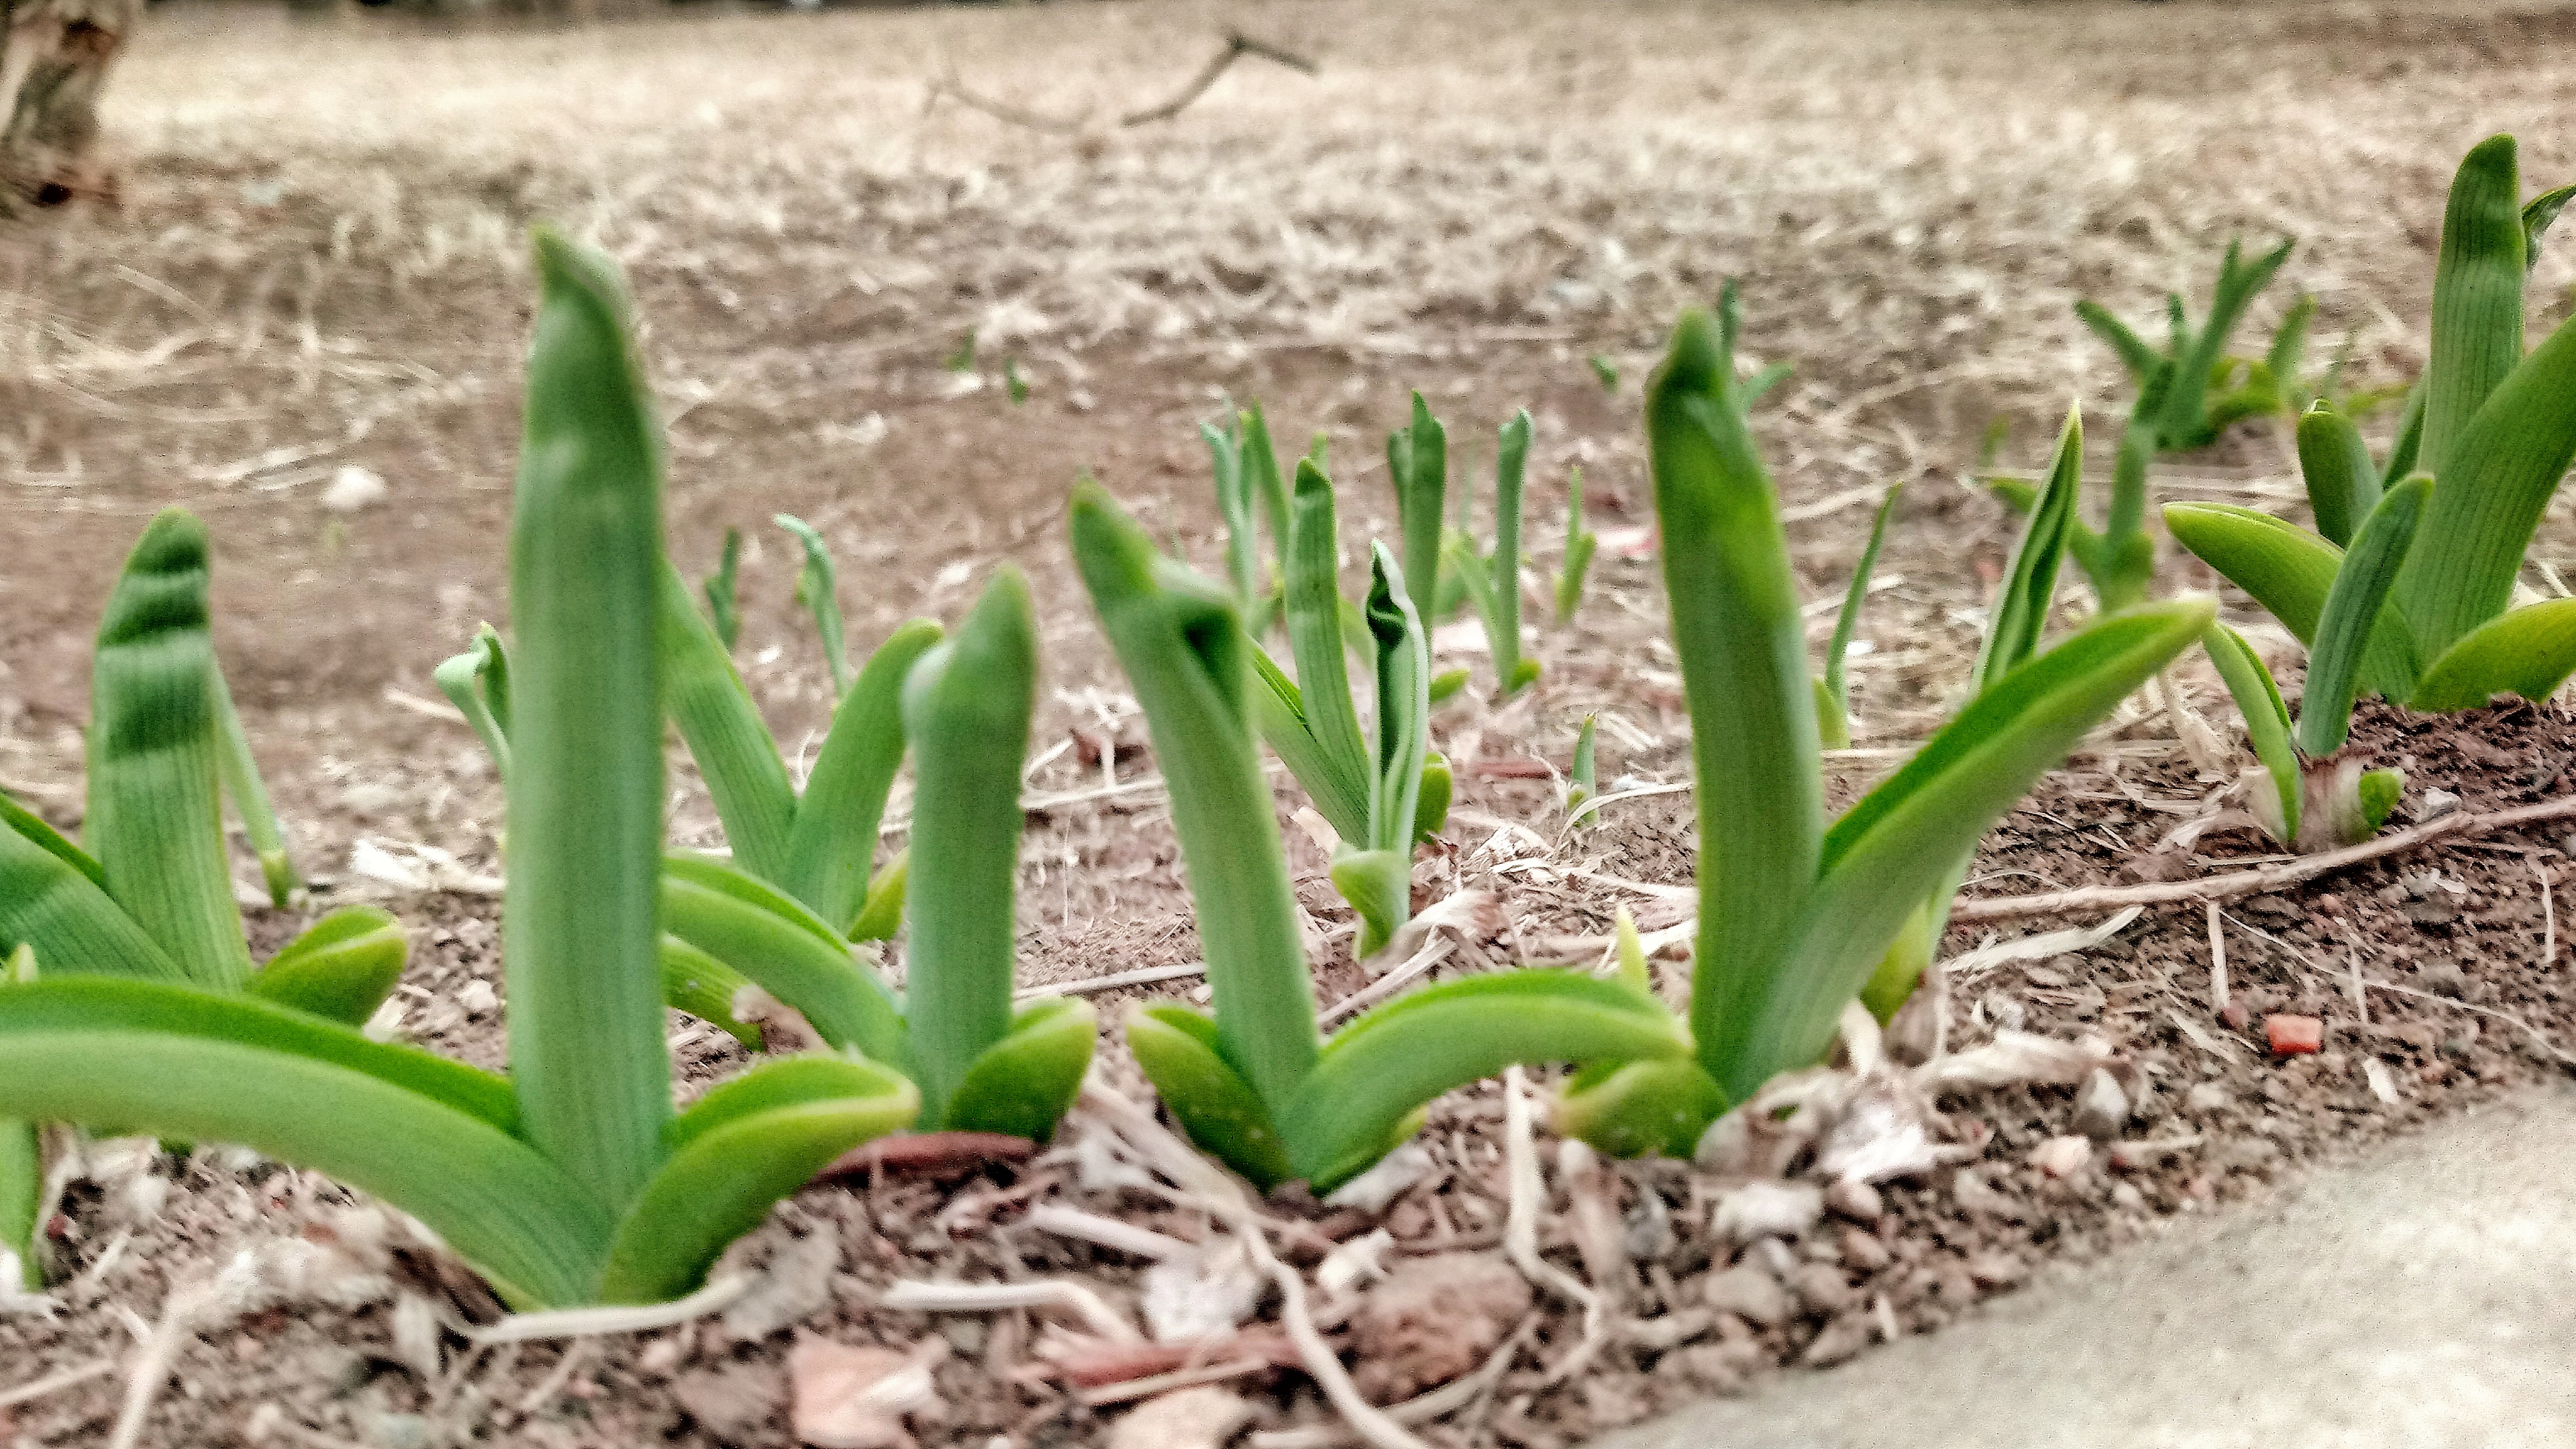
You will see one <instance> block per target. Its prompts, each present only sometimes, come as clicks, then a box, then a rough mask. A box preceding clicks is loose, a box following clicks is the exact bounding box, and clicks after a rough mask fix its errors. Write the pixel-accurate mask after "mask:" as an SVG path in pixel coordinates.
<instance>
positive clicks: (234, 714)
mask: <svg viewBox="0 0 2576 1449" xmlns="http://www.w3.org/2000/svg"><path fill="white" fill-rule="evenodd" d="M214 675H215V729H216V740H217V742H218V744H219V746H220V747H221V750H222V754H221V755H220V756H218V757H217V761H216V763H217V773H218V775H219V776H220V777H221V779H222V780H223V785H224V797H225V798H226V799H228V800H230V801H232V803H233V814H234V815H235V816H237V817H239V818H240V820H241V826H242V835H243V836H244V838H246V839H248V840H249V841H250V848H251V853H252V854H254V855H256V856H258V857H259V873H260V877H261V879H262V880H264V881H266V882H267V884H268V903H269V904H270V905H272V906H275V907H276V908H277V909H279V910H281V911H282V910H284V909H286V902H287V898H288V897H290V896H292V895H294V894H295V888H296V887H297V886H299V885H301V884H303V882H302V881H300V880H298V879H297V878H296V874H295V862H294V861H293V860H292V859H290V858H289V857H288V855H287V853H286V831H285V830H284V829H283V828H282V827H280V826H279V825H278V823H277V807H276V806H274V805H271V804H270V803H269V800H268V785H267V783H266V782H265V781H263V780H261V779H260V777H259V761H258V759H257V758H256V757H254V756H253V755H252V754H251V752H250V736H249V735H247V734H245V733H243V731H242V722H241V712H240V711H239V710H236V709H235V708H233V691H232V686H231V685H229V684H227V683H225V681H224V672H223V670H222V669H220V668H218V669H216V670H215V671H214Z"/></svg>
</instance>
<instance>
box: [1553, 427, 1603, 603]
mask: <svg viewBox="0 0 2576 1449" xmlns="http://www.w3.org/2000/svg"><path fill="white" fill-rule="evenodd" d="M1600 547H1601V537H1600V535H1598V534H1596V533H1594V532H1593V531H1592V530H1590V529H1588V528H1586V527H1584V526H1583V469H1582V468H1581V467H1576V468H1575V469H1574V470H1573V471H1572V472H1571V473H1569V474H1568V475H1567V477H1566V480H1565V567H1564V569H1563V570H1562V571H1560V572H1559V573H1558V574H1557V576H1556V626H1557V627H1558V628H1560V629H1562V628H1564V627H1565V626H1566V625H1567V624H1569V623H1571V622H1573V620H1574V611H1575V609H1576V608H1578V607H1580V606H1581V605H1582V603H1583V580H1584V577H1585V576H1586V575H1587V574H1589V573H1591V572H1592V555H1593V554H1594V553H1595V552H1597V551H1598V550H1599V549H1600Z"/></svg>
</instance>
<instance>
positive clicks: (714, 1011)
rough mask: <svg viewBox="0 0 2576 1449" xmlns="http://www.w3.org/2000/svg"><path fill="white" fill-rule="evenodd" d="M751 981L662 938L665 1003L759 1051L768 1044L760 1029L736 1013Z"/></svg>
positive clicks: (702, 954)
mask: <svg viewBox="0 0 2576 1449" xmlns="http://www.w3.org/2000/svg"><path fill="white" fill-rule="evenodd" d="M750 984H751V978H750V977H748V976H745V975H743V974H742V973H741V972H739V971H736V970H735V969H733V968H732V967H730V966H727V965H726V964H725V963H723V962H722V961H719V960H717V959H716V958H715V957H713V956H710V955H708V954H707V953H706V952H704V951H701V950H699V949H698V948H697V947H695V946H692V945H690V944H689V943H688V942H686V941H683V940H681V939H680V938H679V937H677V936H673V935H670V934H667V933H665V934H664V935H663V937H662V1004H663V1005H664V1006H667V1007H669V1008H671V1009H672V1010H673V1011H680V1012H686V1013H688V1014H689V1015H691V1016H694V1017H696V1018H697V1019H698V1020H700V1021H703V1022H705V1023H706V1024H707V1025H709V1026H712V1027H714V1028H715V1029H716V1030H718V1031H721V1032H723V1033H724V1034H725V1035H727V1036H729V1037H732V1038H733V1039H734V1040H735V1041H738V1042H740V1043H742V1044H743V1047H744V1049H745V1050H748V1051H755V1052H756V1051H759V1050H760V1049H761V1048H762V1046H764V1045H765V1044H766V1043H765V1042H764V1041H763V1039H762V1036H761V1031H760V1028H759V1027H756V1026H752V1025H749V1024H747V1023H745V1022H743V1021H741V1020H739V1019H738V1018H736V1017H735V1016H734V1014H733V1010H734V996H735V993H737V992H739V991H741V990H742V988H744V987H746V986H749V985H750Z"/></svg>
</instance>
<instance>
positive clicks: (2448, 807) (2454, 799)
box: [2415, 790, 2460, 820]
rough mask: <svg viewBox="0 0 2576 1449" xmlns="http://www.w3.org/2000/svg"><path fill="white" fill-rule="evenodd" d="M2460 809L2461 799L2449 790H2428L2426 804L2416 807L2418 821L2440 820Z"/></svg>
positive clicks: (2425, 794)
mask: <svg viewBox="0 0 2576 1449" xmlns="http://www.w3.org/2000/svg"><path fill="white" fill-rule="evenodd" d="M2459 808H2460V797H2459V796H2457V795H2454V794H2452V793H2451V792H2450V791H2448V790H2427V791H2425V792H2424V803H2422V804H2421V805H2418V806H2416V807H2415V818H2416V819H2417V820H2439V819H2441V818H2442V817H2443V816H2445V815H2448V814H2450V813H2451V812H2452V811H2454V810H2457V809H2459Z"/></svg>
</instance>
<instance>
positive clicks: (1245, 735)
mask: <svg viewBox="0 0 2576 1449" xmlns="http://www.w3.org/2000/svg"><path fill="white" fill-rule="evenodd" d="M1304 475H1305V470H1303V469H1301V470H1299V477H1300V479H1301V480H1302V479H1303V477H1304ZM1071 512H1072V522H1073V557H1074V563H1075V565H1076V566H1077V567H1078V568H1079V569H1080V571H1081V573H1082V581H1083V584H1084V586H1085V587H1086V588H1087V589H1088V590H1089V591H1090V594H1091V600H1092V605H1093V607H1094V608H1096V609H1097V610H1098V611H1099V613H1100V622H1101V627H1102V630H1103V632H1105V633H1106V634H1107V635H1108V636H1109V643H1110V647H1111V648H1112V649H1113V650H1114V651H1115V652H1116V653H1117V655H1118V662H1119V664H1120V666H1121V667H1122V668H1123V669H1124V670H1125V671H1126V674H1127V679H1128V682H1129V683H1130V684H1131V685H1132V686H1133V687H1134V689H1135V691H1136V699H1137V701H1138V703H1140V704H1142V705H1143V706H1144V709H1145V720H1146V724H1147V725H1148V726H1149V727H1150V730H1151V732H1152V735H1153V742H1154V758H1155V759H1156V760H1157V761H1159V762H1160V763H1161V764H1162V767H1163V778H1164V780H1165V781H1166V782H1167V783H1168V785H1169V789H1170V795H1171V801H1172V824H1173V828H1174V831H1175V832H1176V833H1177V834H1178V835H1179V836H1180V841H1181V858H1182V861H1183V864H1184V868H1185V871H1186V873H1187V875H1188V877H1189V884H1190V897H1191V901H1192V904H1193V905H1194V906H1195V907H1196V910H1197V915H1198V929H1199V946H1200V950H1201V952H1202V953H1203V954H1204V955H1205V957H1206V959H1207V965H1208V984H1209V986H1210V988H1211V989H1212V990H1213V992H1214V994H1215V1001H1216V1010H1217V1029H1218V1037H1219V1040H1220V1041H1221V1043H1222V1050H1223V1055H1224V1058H1225V1061H1226V1062H1227V1064H1228V1065H1229V1066H1231V1067H1233V1068H1234V1069H1235V1070H1237V1071H1239V1072H1240V1073H1242V1075H1243V1076H1244V1077H1245V1079H1247V1080H1248V1081H1250V1082H1251V1084H1252V1086H1253V1088H1254V1090H1256V1091H1257V1092H1258V1093H1259V1094H1260V1097H1261V1100H1262V1101H1264V1102H1268V1103H1284V1102H1286V1101H1287V1100H1288V1099H1289V1097H1290V1096H1291V1095H1292V1094H1294V1093H1295V1092H1296V1090H1297V1088H1298V1086H1299V1084H1300V1083H1302V1082H1303V1081H1304V1080H1305V1077H1306V1073H1307V1071H1308V1070H1309V1069H1310V1068H1311V1067H1312V1065H1313V1063H1314V1060H1315V1055H1316V1052H1317V1050H1318V1043H1317V1040H1316V1030H1315V999H1314V988H1313V985H1312V984H1311V981H1310V980H1309V977H1308V975H1307V968H1306V958H1305V949H1304V946H1303V944H1302V938H1301V935H1300V932H1299V929H1298V924H1297V921H1298V913H1297V904H1296V899H1295V897H1294V896H1293V895H1292V894H1291V892H1290V887H1289V881H1288V861H1287V852H1286V849H1285V847H1284V846H1283V845H1282V844H1281V842H1280V839H1279V826H1278V816H1277V814H1276V809H1275V806H1274V804H1273V802H1272V800H1271V796H1270V785H1269V781H1268V780H1267V779H1265V778H1264V777H1263V775H1262V772H1261V761H1260V756H1259V754H1258V752H1257V749H1256V746H1255V745H1254V742H1253V735H1252V720H1251V713H1250V708H1249V702H1248V701H1247V699H1246V698H1245V696H1246V694H1247V693H1248V692H1249V691H1250V690H1251V689H1252V687H1253V669H1252V660H1253V658H1254V657H1255V656H1256V655H1257V654H1258V653H1259V650H1258V649H1257V648H1256V646H1254V644H1253V643H1252V640H1251V639H1250V638H1249V637H1247V636H1246V635H1245V634H1244V632H1243V625H1242V622H1241V621H1240V619H1239V618H1237V616H1236V614H1235V611H1234V607H1233V605H1232V603H1231V601H1229V600H1228V599H1227V597H1226V595H1225V592H1224V591H1223V590H1222V589H1220V588H1217V587H1216V586H1214V585H1213V584H1211V583H1210V582H1209V581H1208V580H1206V579H1204V578H1201V577H1199V576H1198V575H1196V574H1193V573H1191V572H1190V571H1189V570H1187V569H1184V568H1182V567H1181V566H1179V565H1178V564H1175V563H1173V562H1171V561H1170V560H1168V559H1164V558H1161V557H1160V556H1158V555H1157V554H1156V553H1155V552H1154V545H1153V541H1152V540H1151V539H1150V538H1148V537H1147V536H1146V534H1145V531H1144V530H1143V529H1141V528H1138V527H1137V526H1136V523H1135V521H1134V520H1133V519H1130V518H1128V517H1127V516H1126V515H1125V514H1124V513H1122V512H1120V511H1119V509H1118V506H1117V504H1115V503H1114V502H1112V501H1111V500H1110V497H1109V495H1108V493H1107V491H1106V490H1104V489H1102V488H1101V487H1100V485H1099V484H1097V483H1093V482H1090V481H1088V480H1086V481H1084V482H1083V483H1080V484H1077V485H1076V486H1075V488H1074V494H1073V503H1072V509H1071ZM1433 522H1434V524H1435V525H1436V524H1437V522H1438V520H1437V518H1436V516H1435V518H1434V519H1433ZM1301 552H1302V548H1301ZM1314 707H1315V701H1313V700H1309V701H1308V708H1309V710H1310V711H1311V710H1312V709H1313V708H1314Z"/></svg>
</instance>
